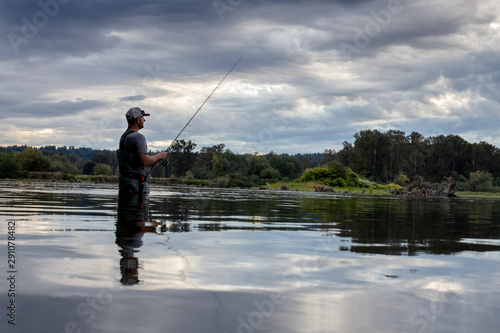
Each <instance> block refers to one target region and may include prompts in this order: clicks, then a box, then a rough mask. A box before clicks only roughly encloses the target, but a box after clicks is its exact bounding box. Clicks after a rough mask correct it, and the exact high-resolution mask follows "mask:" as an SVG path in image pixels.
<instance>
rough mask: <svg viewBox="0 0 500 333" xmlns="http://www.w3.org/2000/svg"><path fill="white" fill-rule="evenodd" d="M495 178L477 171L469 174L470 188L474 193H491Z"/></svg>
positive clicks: (487, 173)
mask: <svg viewBox="0 0 500 333" xmlns="http://www.w3.org/2000/svg"><path fill="white" fill-rule="evenodd" d="M493 180H494V178H493V176H492V175H491V173H489V172H484V171H476V172H471V173H470V174H469V181H468V184H467V185H468V188H469V191H473V192H489V191H492V190H493Z"/></svg>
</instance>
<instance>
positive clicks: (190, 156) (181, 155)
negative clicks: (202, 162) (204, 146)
mask: <svg viewBox="0 0 500 333" xmlns="http://www.w3.org/2000/svg"><path fill="white" fill-rule="evenodd" d="M195 147H196V144H195V143H193V142H192V141H191V140H189V141H185V140H178V141H176V142H175V143H174V144H173V145H172V148H171V150H170V154H169V155H170V157H169V160H170V161H171V164H170V166H171V172H172V173H173V174H174V175H175V176H176V177H182V176H184V175H185V174H186V172H187V171H188V170H190V169H191V168H192V167H194V163H195V162H196V153H194V152H193V150H194V148H195Z"/></svg>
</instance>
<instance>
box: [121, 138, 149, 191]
mask: <svg viewBox="0 0 500 333" xmlns="http://www.w3.org/2000/svg"><path fill="white" fill-rule="evenodd" d="M133 132H135V131H126V132H125V133H123V134H122V136H121V138H120V147H119V149H118V150H117V152H116V153H117V157H118V164H119V166H120V167H119V170H120V177H125V178H133V179H139V180H142V181H144V180H145V177H147V171H146V168H145V167H143V166H142V165H140V161H139V157H138V156H137V154H134V153H130V152H128V151H126V149H125V146H124V141H125V138H126V137H127V135H129V134H131V133H133Z"/></svg>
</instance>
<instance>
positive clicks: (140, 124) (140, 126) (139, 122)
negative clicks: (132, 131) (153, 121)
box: [137, 117, 146, 129]
mask: <svg viewBox="0 0 500 333" xmlns="http://www.w3.org/2000/svg"><path fill="white" fill-rule="evenodd" d="M145 122H146V119H145V118H144V117H139V118H137V124H138V126H139V129H141V128H144V123H145Z"/></svg>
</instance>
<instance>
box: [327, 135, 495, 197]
mask: <svg viewBox="0 0 500 333" xmlns="http://www.w3.org/2000/svg"><path fill="white" fill-rule="evenodd" d="M326 155H329V156H327V159H330V160H336V161H339V162H341V163H342V164H343V165H345V166H346V167H349V168H351V169H352V170H353V171H354V172H356V173H358V174H359V175H360V176H362V177H364V178H366V179H369V180H371V181H374V182H378V183H392V182H398V181H401V179H411V178H413V177H415V176H417V175H418V176H422V177H424V178H425V179H426V181H428V182H430V183H437V182H440V181H441V180H442V179H443V177H449V176H451V177H453V178H455V179H456V180H457V181H458V182H461V183H466V182H468V183H469V185H470V186H472V187H474V185H473V184H474V182H477V181H479V182H485V183H488V184H487V185H485V186H487V187H488V186H490V187H491V186H499V185H500V181H499V177H500V150H499V149H498V148H497V147H495V146H494V145H492V144H489V143H487V142H484V141H481V142H479V143H469V142H467V141H466V140H465V139H463V138H462V137H460V136H458V135H452V134H450V135H437V136H431V137H428V138H424V137H423V136H422V135H421V134H420V133H418V132H412V133H411V134H409V135H406V134H405V132H403V131H399V130H389V131H386V132H381V131H378V130H363V131H360V132H358V133H356V134H355V135H354V143H349V142H347V141H344V142H343V148H342V149H341V150H340V151H338V152H331V153H330V154H326ZM484 190H487V188H484Z"/></svg>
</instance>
